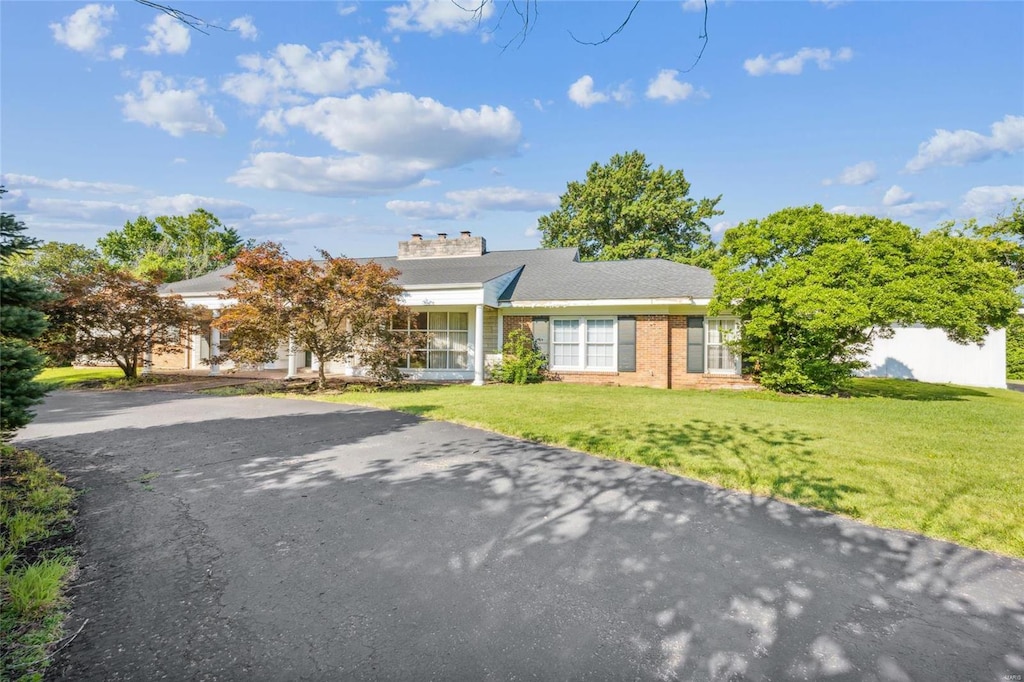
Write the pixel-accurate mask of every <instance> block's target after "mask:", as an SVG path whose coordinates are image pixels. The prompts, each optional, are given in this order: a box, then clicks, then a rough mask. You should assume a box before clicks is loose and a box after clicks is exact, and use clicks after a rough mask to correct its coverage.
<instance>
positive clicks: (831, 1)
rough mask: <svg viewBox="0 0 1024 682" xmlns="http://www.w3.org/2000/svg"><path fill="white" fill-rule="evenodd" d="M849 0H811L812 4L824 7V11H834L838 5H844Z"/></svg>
mask: <svg viewBox="0 0 1024 682" xmlns="http://www.w3.org/2000/svg"><path fill="white" fill-rule="evenodd" d="M848 1H849V0H811V2H812V3H816V4H819V5H824V6H825V9H835V8H836V7H839V6H840V5H845V4H846V3H847V2H848Z"/></svg>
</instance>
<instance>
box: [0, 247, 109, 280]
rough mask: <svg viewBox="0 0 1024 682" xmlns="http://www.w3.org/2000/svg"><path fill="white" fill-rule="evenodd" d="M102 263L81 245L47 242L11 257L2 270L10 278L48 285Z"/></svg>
mask: <svg viewBox="0 0 1024 682" xmlns="http://www.w3.org/2000/svg"><path fill="white" fill-rule="evenodd" d="M102 262H103V259H102V257H101V256H100V254H99V252H97V251H96V250H95V249H90V248H87V247H85V246H82V245H81V244H69V243H65V242H46V243H45V244H42V245H41V246H37V247H35V248H33V249H30V250H28V251H27V252H25V253H20V254H17V255H14V256H12V257H11V258H10V259H9V260H8V261H7V263H5V264H4V271H5V272H6V273H7V274H8V275H11V276H12V277H21V278H24V279H31V280H35V281H36V282H41V283H44V284H46V283H48V282H52V281H54V280H55V279H57V278H58V277H63V276H67V275H84V274H86V273H89V272H92V271H93V270H95V269H96V266H97V265H99V264H100V263H102Z"/></svg>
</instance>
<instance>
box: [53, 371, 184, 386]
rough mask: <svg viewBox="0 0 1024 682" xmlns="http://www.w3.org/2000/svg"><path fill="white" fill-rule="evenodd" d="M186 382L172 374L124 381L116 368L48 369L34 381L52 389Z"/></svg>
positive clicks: (120, 372) (150, 375)
mask: <svg viewBox="0 0 1024 682" xmlns="http://www.w3.org/2000/svg"><path fill="white" fill-rule="evenodd" d="M183 379H184V380H188V377H181V376H178V375H173V374H146V375H143V376H139V377H135V378H134V379H126V378H125V376H124V372H122V371H121V370H120V369H119V368H117V367H48V368H46V369H44V370H43V371H42V372H40V373H39V376H37V377H36V379H35V380H36V381H38V382H39V383H43V384H48V385H50V387H52V388H53V389H61V388H98V389H118V388H132V387H134V386H140V385H147V384H166V383H172V382H175V381H181V380H183Z"/></svg>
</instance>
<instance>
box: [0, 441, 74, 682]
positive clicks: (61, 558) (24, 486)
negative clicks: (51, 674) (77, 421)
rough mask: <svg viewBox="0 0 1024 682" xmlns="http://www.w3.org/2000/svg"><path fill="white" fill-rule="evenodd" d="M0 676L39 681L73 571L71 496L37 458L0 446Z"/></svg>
mask: <svg viewBox="0 0 1024 682" xmlns="http://www.w3.org/2000/svg"><path fill="white" fill-rule="evenodd" d="M0 458H2V461H3V475H2V477H0V528H2V530H0V679H3V680H18V681H20V682H26V681H28V680H41V679H42V678H43V674H44V672H45V670H46V667H47V665H48V664H49V659H48V658H47V656H48V655H49V652H50V651H51V650H52V649H53V647H54V646H55V644H56V643H57V642H58V641H59V640H60V638H61V636H62V635H63V627H64V618H65V615H66V607H67V600H66V599H65V598H64V596H63V592H64V589H65V587H66V585H67V583H68V581H69V580H70V579H71V577H72V576H73V575H74V571H75V561H74V558H73V556H72V552H71V543H72V538H73V532H74V528H73V525H72V518H73V511H72V508H71V503H72V501H73V499H74V493H73V492H72V491H71V489H70V488H68V487H67V486H65V485H64V477H63V476H62V475H61V474H59V473H58V472H56V471H54V470H53V469H51V468H50V467H48V466H47V465H46V463H45V462H44V461H43V459H42V458H41V457H39V455H37V454H35V453H33V452H30V451H27V450H16V449H15V448H13V447H11V446H9V445H6V444H0Z"/></svg>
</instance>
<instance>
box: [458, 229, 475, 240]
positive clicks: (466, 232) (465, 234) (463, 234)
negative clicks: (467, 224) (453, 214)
mask: <svg viewBox="0 0 1024 682" xmlns="http://www.w3.org/2000/svg"><path fill="white" fill-rule="evenodd" d="M459 236H460V237H462V238H463V239H468V238H470V237H472V236H473V233H472V232H470V231H469V230H463V231H462V232H460V233H459Z"/></svg>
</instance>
